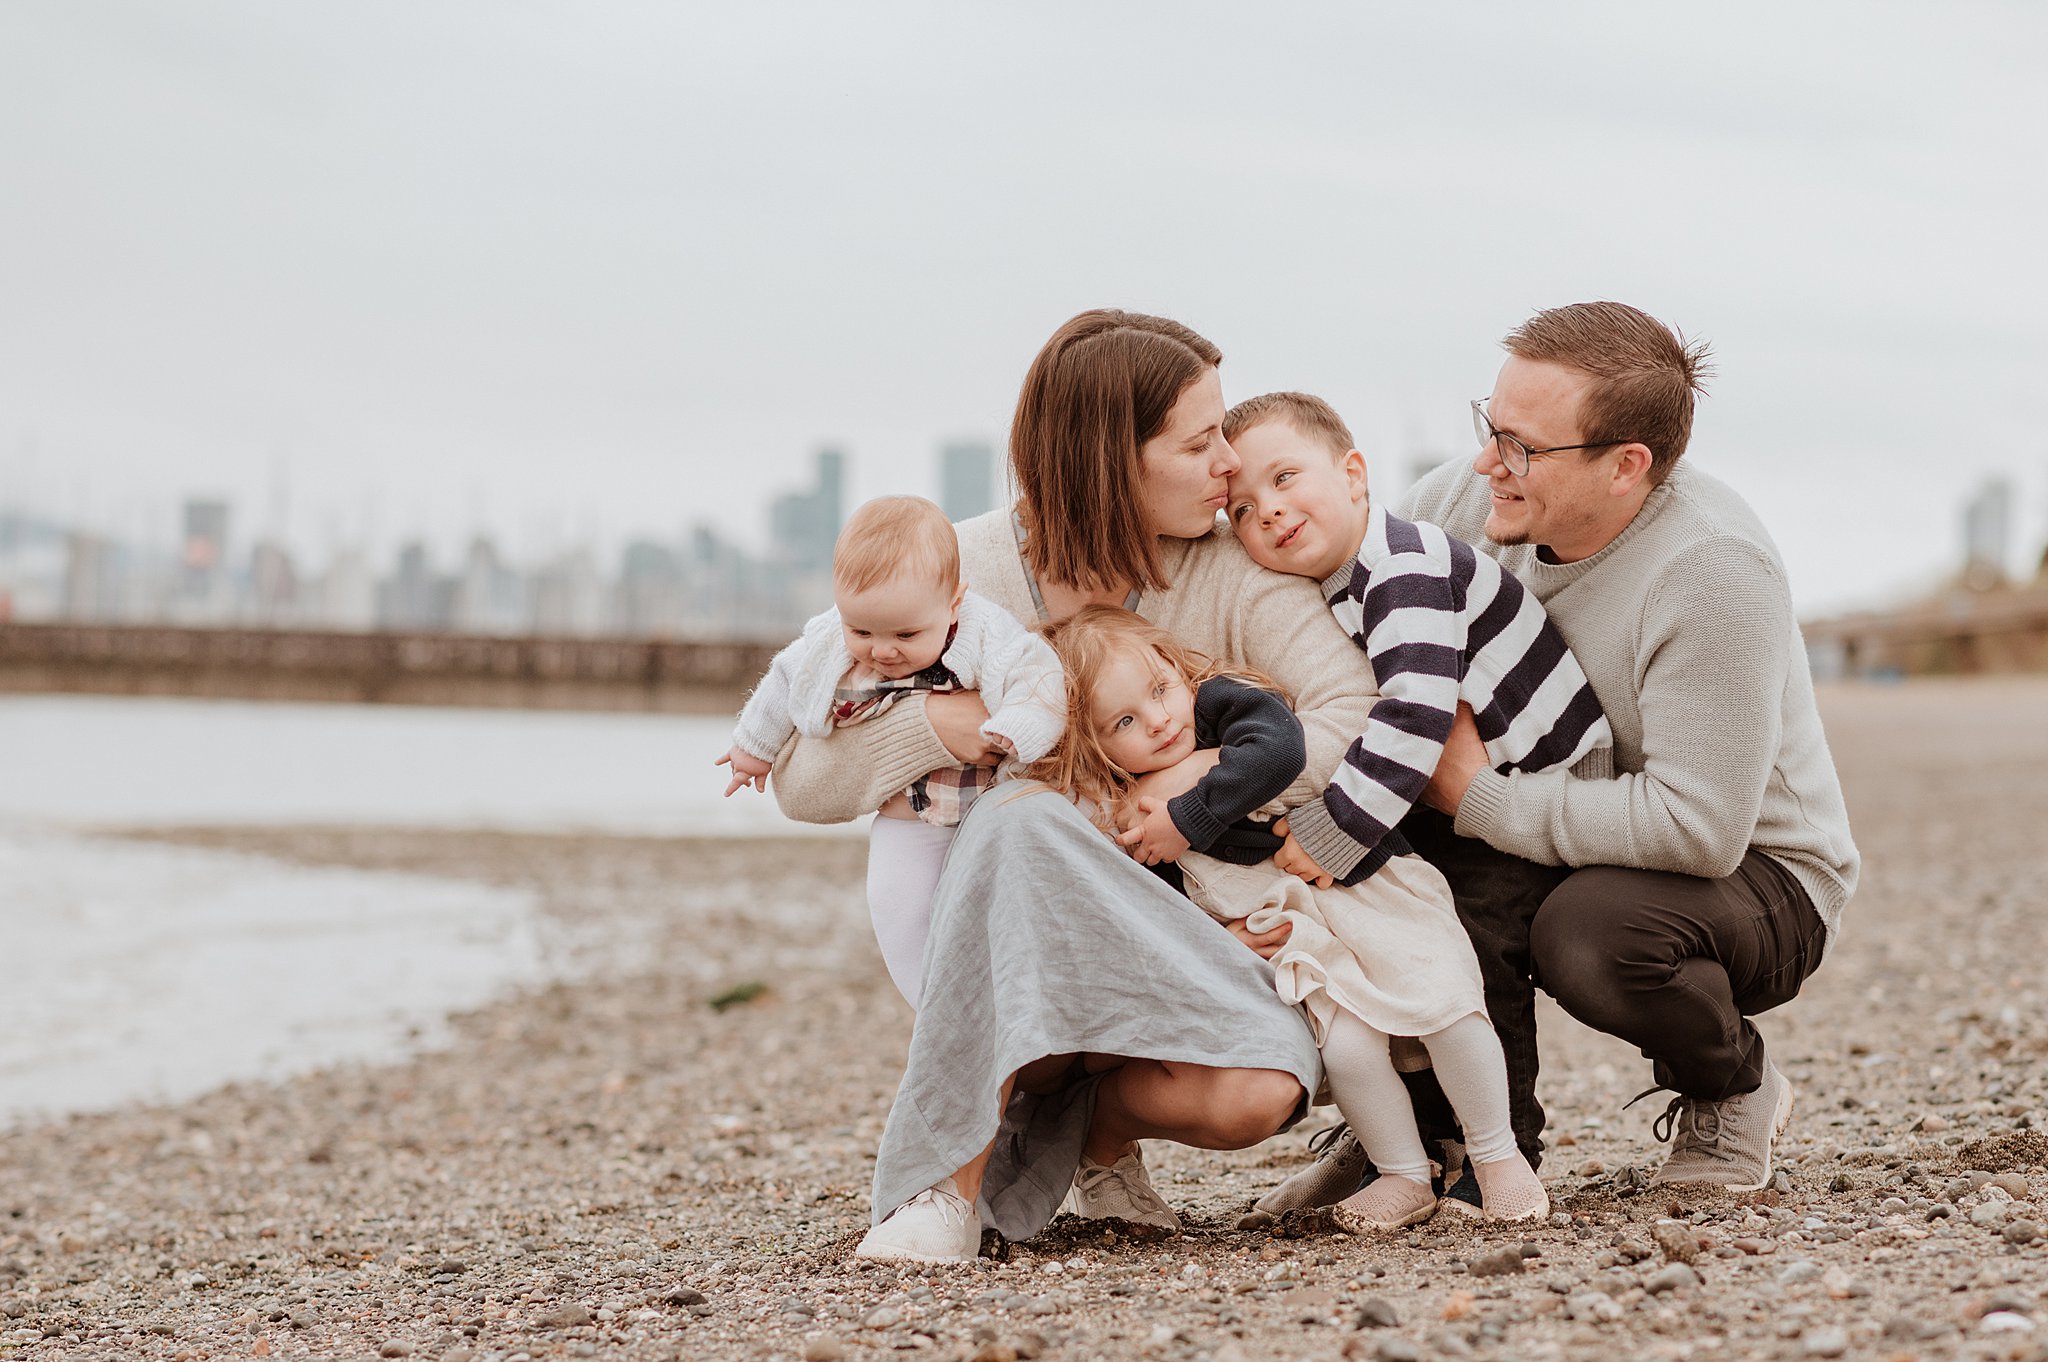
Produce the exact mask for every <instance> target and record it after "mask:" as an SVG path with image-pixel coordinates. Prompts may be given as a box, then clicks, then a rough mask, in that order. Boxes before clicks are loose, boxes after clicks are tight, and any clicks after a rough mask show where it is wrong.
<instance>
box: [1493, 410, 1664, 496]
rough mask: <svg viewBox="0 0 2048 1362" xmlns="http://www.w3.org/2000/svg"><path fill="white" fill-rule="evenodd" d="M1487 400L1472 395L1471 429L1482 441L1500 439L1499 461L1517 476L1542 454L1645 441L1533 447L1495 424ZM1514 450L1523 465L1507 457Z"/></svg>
mask: <svg viewBox="0 0 2048 1362" xmlns="http://www.w3.org/2000/svg"><path fill="white" fill-rule="evenodd" d="M1486 402H1487V399H1486V398H1483V397H1475V398H1473V399H1472V433H1473V434H1474V435H1477V436H1478V437H1479V443H1480V444H1481V445H1490V444H1493V443H1495V442H1496V441H1497V442H1499V445H1500V461H1501V462H1502V463H1503V464H1505V465H1506V466H1507V470H1508V472H1510V473H1513V474H1514V475H1515V476H1516V477H1518V478H1524V477H1527V476H1528V475H1529V460H1531V459H1533V458H1535V457H1536V456H1537V455H1539V454H1563V453H1566V452H1568V451H1570V450H1574V449H1608V448H1611V447H1613V446H1615V445H1635V444H1641V443H1642V441H1641V440H1595V441H1594V442H1593V443H1592V444H1589V445H1552V446H1550V448H1548V449H1531V448H1529V446H1527V445H1525V444H1523V443H1522V441H1521V439H1520V437H1518V436H1514V435H1510V434H1508V433H1507V432H1506V431H1504V430H1502V429H1500V428H1499V427H1498V426H1496V425H1494V424H1493V421H1492V420H1491V419H1490V418H1489V417H1488V416H1487V414H1486ZM1513 451H1520V453H1521V456H1522V466H1521V467H1520V468H1517V467H1515V461H1514V460H1513V459H1512V458H1510V457H1508V456H1509V454H1510V453H1511V452H1513Z"/></svg>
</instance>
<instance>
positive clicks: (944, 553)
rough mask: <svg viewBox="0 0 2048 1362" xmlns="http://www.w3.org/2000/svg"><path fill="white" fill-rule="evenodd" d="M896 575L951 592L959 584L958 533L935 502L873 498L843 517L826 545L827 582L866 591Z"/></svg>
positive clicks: (915, 498)
mask: <svg viewBox="0 0 2048 1362" xmlns="http://www.w3.org/2000/svg"><path fill="white" fill-rule="evenodd" d="M900 577H912V578H919V579H922V580H924V581H927V582H930V583H931V584H932V585H933V586H940V587H944V588H945V589H946V590H948V591H951V590H952V589H953V588H954V587H957V586H958V585H960V537H959V536H958V535H957V534H955V533H954V532H953V522H952V521H950V520H948V519H946V513H945V512H944V511H942V510H940V509H939V508H938V504H937V503H936V502H931V501H927V500H925V499H924V498H923V497H876V498H875V499H874V500H873V501H868V502H863V503H861V505H860V506H859V507H857V508H855V510H854V513H853V514H852V515H850V516H848V517H847V518H846V528H844V529H842V530H841V531H840V532H839V542H838V543H837V544H836V545H834V546H833V549H832V584H833V585H834V586H836V587H839V588H840V589H842V590H845V591H869V590H872V589H873V588H875V587H878V586H880V585H881V584H882V583H884V582H893V581H895V580H897V579H898V578H900Z"/></svg>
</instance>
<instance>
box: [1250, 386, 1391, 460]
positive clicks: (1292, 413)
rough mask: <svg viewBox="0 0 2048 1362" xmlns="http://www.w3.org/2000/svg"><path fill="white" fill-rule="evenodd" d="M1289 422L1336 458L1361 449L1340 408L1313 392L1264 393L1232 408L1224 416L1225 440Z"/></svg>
mask: <svg viewBox="0 0 2048 1362" xmlns="http://www.w3.org/2000/svg"><path fill="white" fill-rule="evenodd" d="M1268 421H1285V422H1287V424H1289V425H1291V426H1293V427H1294V428H1295V429H1296V430H1298V431H1300V432H1301V433H1302V434H1303V435H1306V436H1307V437H1308V438H1309V439H1311V440H1321V441H1322V442H1323V443H1324V444H1325V445H1328V446H1329V449H1330V455H1331V457H1333V458H1342V457H1343V456H1344V455H1346V454H1348V453H1350V452H1351V451H1352V450H1354V449H1356V448H1357V447H1358V445H1357V442H1356V441H1354V440H1353V439H1352V438H1351V427H1349V426H1347V425H1345V424H1344V418H1343V417H1341V416H1339V415H1337V409H1336V408H1335V407H1333V406H1331V405H1330V404H1329V403H1328V402H1325V401H1323V399H1322V398H1320V397H1316V396H1314V395H1313V394H1311V393H1261V394H1260V395H1259V396H1257V397H1248V398H1246V399H1245V400H1244V401H1242V402H1240V403H1238V404H1237V405H1236V406H1234V407H1232V408H1231V409H1230V410H1229V412H1227V413H1226V414H1225V415H1224V417H1223V438H1224V439H1226V440H1235V439H1236V438H1237V437H1238V436H1240V435H1242V434H1244V433H1245V432H1246V431H1248V430H1250V429H1251V428H1252V427H1253V426H1263V425H1264V424H1266V422H1268Z"/></svg>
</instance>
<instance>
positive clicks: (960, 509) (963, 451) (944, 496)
mask: <svg viewBox="0 0 2048 1362" xmlns="http://www.w3.org/2000/svg"><path fill="white" fill-rule="evenodd" d="M995 473H996V455H995V450H994V448H992V447H991V446H990V445H989V442H988V441H986V440H955V441H952V442H950V443H948V444H946V445H945V446H943V447H942V448H941V449H940V450H939V506H940V507H941V508H942V509H943V510H944V511H945V513H946V519H948V520H966V519H967V518H969V517H970V516H978V515H980V514H981V513H982V512H984V511H992V510H994V509H995V505H996V478H995Z"/></svg>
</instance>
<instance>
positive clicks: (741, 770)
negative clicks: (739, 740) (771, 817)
mask: <svg viewBox="0 0 2048 1362" xmlns="http://www.w3.org/2000/svg"><path fill="white" fill-rule="evenodd" d="M711 764H712V765H713V766H730V767H732V779H731V780H729V781H727V782H726V786H725V797H726V798H727V799H731V798H732V797H733V795H734V794H736V793H737V792H739V791H740V790H743V789H745V788H746V787H747V786H749V785H751V786H753V787H754V788H755V789H757V790H759V791H760V792H761V793H762V794H767V793H768V773H769V772H771V771H773V770H774V769H775V764H774V763H773V762H767V761H762V760H761V759H760V758H759V757H757V756H754V755H753V754H752V753H750V752H742V751H740V749H739V748H737V747H735V748H733V749H732V751H730V752H727V753H726V754H725V755H724V756H722V757H720V758H718V760H716V761H714V762H712V763H711Z"/></svg>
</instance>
